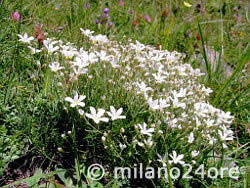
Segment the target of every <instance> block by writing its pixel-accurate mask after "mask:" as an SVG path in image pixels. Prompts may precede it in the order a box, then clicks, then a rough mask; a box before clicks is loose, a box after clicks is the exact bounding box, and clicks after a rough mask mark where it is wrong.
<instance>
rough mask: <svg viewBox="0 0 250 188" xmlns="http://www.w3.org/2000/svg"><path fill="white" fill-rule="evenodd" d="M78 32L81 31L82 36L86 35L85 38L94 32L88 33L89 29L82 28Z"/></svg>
mask: <svg viewBox="0 0 250 188" xmlns="http://www.w3.org/2000/svg"><path fill="white" fill-rule="evenodd" d="M80 30H81V32H82V34H83V35H86V36H87V37H88V36H90V35H91V34H93V33H94V31H90V30H89V29H85V30H84V29H83V28H80Z"/></svg>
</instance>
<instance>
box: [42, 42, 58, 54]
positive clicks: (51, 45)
mask: <svg viewBox="0 0 250 188" xmlns="http://www.w3.org/2000/svg"><path fill="white" fill-rule="evenodd" d="M56 43H57V41H52V40H51V39H47V40H45V41H44V42H43V44H44V46H45V48H46V49H47V50H48V53H49V54H52V53H53V52H55V51H57V50H59V46H55V47H54V45H55V44H56Z"/></svg>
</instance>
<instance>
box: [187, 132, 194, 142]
mask: <svg viewBox="0 0 250 188" xmlns="http://www.w3.org/2000/svg"><path fill="white" fill-rule="evenodd" d="M193 141H194V133H190V135H189V136H188V143H193Z"/></svg>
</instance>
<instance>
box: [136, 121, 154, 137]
mask: <svg viewBox="0 0 250 188" xmlns="http://www.w3.org/2000/svg"><path fill="white" fill-rule="evenodd" d="M138 127H139V128H140V129H141V130H140V133H141V134H145V135H148V136H150V137H152V133H153V132H154V131H155V130H154V128H149V129H147V124H146V123H143V125H141V124H138Z"/></svg>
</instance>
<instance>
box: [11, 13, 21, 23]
mask: <svg viewBox="0 0 250 188" xmlns="http://www.w3.org/2000/svg"><path fill="white" fill-rule="evenodd" d="M11 18H12V20H13V21H14V22H18V21H19V20H20V19H21V15H20V13H19V12H11Z"/></svg>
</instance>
